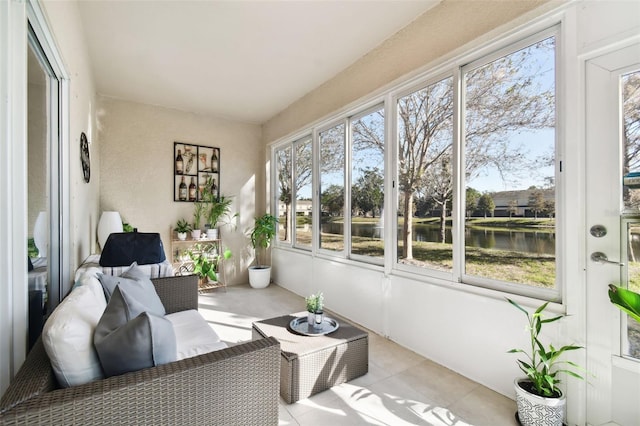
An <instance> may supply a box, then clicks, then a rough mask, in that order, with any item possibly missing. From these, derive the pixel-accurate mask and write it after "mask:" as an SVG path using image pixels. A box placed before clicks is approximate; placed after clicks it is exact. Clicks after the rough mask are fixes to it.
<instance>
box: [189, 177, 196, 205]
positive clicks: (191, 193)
mask: <svg viewBox="0 0 640 426" xmlns="http://www.w3.org/2000/svg"><path fill="white" fill-rule="evenodd" d="M194 179H195V178H194V177H193V176H191V183H190V184H189V201H195V200H196V182H195V180H194Z"/></svg>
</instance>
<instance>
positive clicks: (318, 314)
mask: <svg viewBox="0 0 640 426" xmlns="http://www.w3.org/2000/svg"><path fill="white" fill-rule="evenodd" d="M304 302H305V304H306V305H307V312H308V314H307V323H308V324H311V325H312V326H314V325H318V324H322V321H323V317H324V296H323V294H322V292H321V291H320V292H318V293H316V294H312V295H311V296H309V297H305V298H304Z"/></svg>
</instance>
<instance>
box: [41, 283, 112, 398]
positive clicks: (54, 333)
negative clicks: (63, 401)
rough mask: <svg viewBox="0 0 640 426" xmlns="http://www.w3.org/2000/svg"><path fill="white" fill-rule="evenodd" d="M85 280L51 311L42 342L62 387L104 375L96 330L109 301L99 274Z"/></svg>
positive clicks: (86, 381)
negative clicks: (95, 346)
mask: <svg viewBox="0 0 640 426" xmlns="http://www.w3.org/2000/svg"><path fill="white" fill-rule="evenodd" d="M81 281H82V285H79V286H77V287H75V288H74V289H73V291H72V292H71V293H69V295H68V296H67V297H66V298H65V299H64V300H63V301H62V303H60V305H59V306H58V307H57V308H56V309H55V310H54V311H53V312H52V313H51V315H50V316H49V318H48V319H47V322H46V323H45V325H44V328H43V330H42V343H43V344H44V348H45V350H46V352H47V355H48V356H49V360H50V361H51V366H52V367H53V371H54V373H55V375H56V378H57V379H58V383H59V384H60V386H62V387H69V386H75V385H81V384H84V383H88V382H91V381H93V380H97V379H102V378H103V377H104V375H103V373H102V368H101V366H100V360H99V359H98V355H97V353H96V351H95V348H94V347H93V333H94V330H95V327H96V325H97V324H98V321H99V320H100V317H101V316H102V313H103V312H104V310H105V308H106V307H107V302H106V300H105V297H104V291H103V290H102V285H101V284H100V282H99V281H98V279H97V278H96V277H95V274H89V275H85V276H83V277H82V280H81Z"/></svg>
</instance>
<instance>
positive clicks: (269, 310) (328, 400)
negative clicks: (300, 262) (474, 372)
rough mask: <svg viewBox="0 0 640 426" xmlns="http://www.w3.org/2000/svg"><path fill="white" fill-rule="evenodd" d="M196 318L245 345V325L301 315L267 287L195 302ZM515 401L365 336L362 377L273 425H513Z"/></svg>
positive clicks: (292, 408)
mask: <svg viewBox="0 0 640 426" xmlns="http://www.w3.org/2000/svg"><path fill="white" fill-rule="evenodd" d="M199 305H200V312H201V313H202V315H203V316H204V317H205V318H206V319H207V321H209V323H210V324H211V326H212V327H214V328H215V330H216V332H217V333H218V334H219V335H220V337H221V339H222V340H224V341H225V342H227V343H229V344H234V343H237V342H242V341H245V340H250V339H251V323H252V322H253V321H256V320H260V319H265V318H270V317H275V316H279V315H283V314H285V313H291V312H298V311H302V310H304V300H303V298H302V297H300V296H297V295H295V294H294V293H291V292H290V291H288V290H285V289H283V288H282V287H278V286H276V285H273V284H272V285H270V286H269V287H268V288H266V289H263V290H254V289H252V288H251V287H249V285H237V286H231V287H228V288H227V289H226V291H225V290H224V289H217V290H214V291H213V292H210V293H206V294H202V295H200V300H199ZM515 411H516V408H515V402H514V401H513V400H511V399H509V398H506V397H504V396H502V395H500V394H498V393H496V392H494V391H492V390H490V389H488V388H486V387H484V386H481V385H479V384H478V383H475V382H473V381H471V380H469V379H467V378H465V377H463V376H461V375H459V374H457V373H455V372H453V371H451V370H448V369H446V368H444V367H442V366H440V365H438V364H436V363H434V362H432V361H430V360H428V359H425V358H423V357H421V356H420V355H418V354H416V353H414V352H412V351H410V350H408V349H405V348H403V347H402V346H400V345H398V344H396V343H393V342H392V341H390V340H388V339H386V338H384V337H382V336H380V335H377V334H375V333H373V332H371V331H370V332H369V373H368V374H366V375H364V376H362V377H359V378H357V379H355V380H352V381H351V382H348V383H343V384H341V385H338V386H334V387H333V388H331V389H329V390H327V391H324V392H321V393H319V394H316V395H314V396H312V397H310V398H307V399H304V400H301V401H298V402H297V403H295V404H291V405H288V404H285V403H284V402H283V401H282V400H281V402H280V425H283V426H287V425H293V426H295V425H300V426H303V425H304V426H307V425H331V426H339V425H393V426H395V425H433V426H444V425H455V426H463V425H477V426H480V425H486V426H500V425H509V426H514V425H517V423H516V421H515V419H514V413H515Z"/></svg>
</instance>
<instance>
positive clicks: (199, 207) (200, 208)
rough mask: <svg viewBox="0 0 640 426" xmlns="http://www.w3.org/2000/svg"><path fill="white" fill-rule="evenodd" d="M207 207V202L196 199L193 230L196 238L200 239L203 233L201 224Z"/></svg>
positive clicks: (192, 235)
mask: <svg viewBox="0 0 640 426" xmlns="http://www.w3.org/2000/svg"><path fill="white" fill-rule="evenodd" d="M206 208H207V206H206V204H205V203H204V202H202V201H196V202H195V203H193V230H192V231H191V237H192V238H193V239H194V240H198V239H200V234H201V233H202V228H201V227H200V224H201V222H202V216H203V215H204V212H205V210H206Z"/></svg>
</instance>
